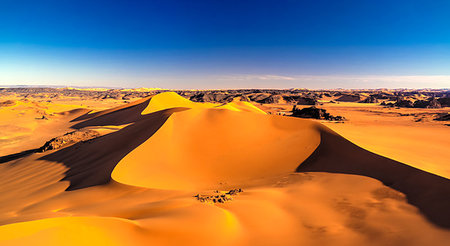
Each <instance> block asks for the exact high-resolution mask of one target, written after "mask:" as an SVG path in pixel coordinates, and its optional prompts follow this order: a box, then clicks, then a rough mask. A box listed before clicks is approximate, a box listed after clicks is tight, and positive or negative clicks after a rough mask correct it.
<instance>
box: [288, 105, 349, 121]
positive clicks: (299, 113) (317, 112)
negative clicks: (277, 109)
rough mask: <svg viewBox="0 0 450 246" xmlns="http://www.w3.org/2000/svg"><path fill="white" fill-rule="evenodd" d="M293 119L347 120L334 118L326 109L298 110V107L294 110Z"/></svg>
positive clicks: (310, 108) (339, 117) (340, 117)
mask: <svg viewBox="0 0 450 246" xmlns="http://www.w3.org/2000/svg"><path fill="white" fill-rule="evenodd" d="M291 116H293V117H299V118H312V119H318V120H332V121H343V120H345V118H344V117H342V116H333V115H331V114H330V113H327V111H326V110H325V109H321V108H316V107H309V108H303V109H297V107H296V106H294V107H293V108H292V115H291Z"/></svg>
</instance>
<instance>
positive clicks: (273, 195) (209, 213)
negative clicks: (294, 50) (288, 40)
mask: <svg viewBox="0 0 450 246" xmlns="http://www.w3.org/2000/svg"><path fill="white" fill-rule="evenodd" d="M6 100H11V102H13V103H11V104H10V105H6V106H2V107H0V245H448V242H449V241H450V209H449V208H450V180H449V178H450V165H449V160H450V152H449V151H448V149H449V147H450V138H449V136H450V135H449V133H450V126H447V125H445V123H443V122H436V121H433V120H431V118H430V112H431V113H436V112H448V108H443V109H396V108H391V109H389V108H383V107H381V106H378V105H375V104H362V103H335V104H333V103H327V102H323V105H322V106H321V107H323V108H325V109H327V110H328V111H329V112H330V113H332V114H336V115H343V116H345V117H346V118H347V119H348V121H345V122H344V123H335V122H329V121H317V120H310V119H299V118H294V117H288V116H281V115H275V113H276V112H278V111H283V110H288V109H289V107H292V106H290V105H275V106H274V105H261V104H252V103H249V102H241V101H233V102H231V103H228V104H213V103H194V102H191V101H189V100H187V99H184V98H182V97H181V96H179V95H177V94H176V93H173V92H167V93H162V94H158V95H155V96H151V97H147V98H143V99H139V100H133V101H132V102H131V103H128V102H124V101H123V100H115V99H105V100H83V98H59V99H57V100H52V101H51V102H47V101H45V100H35V99H27V100H24V99H22V98H19V97H15V96H13V95H12V96H8V97H3V98H1V100H0V101H6ZM268 113H271V114H268ZM85 130H92V131H96V132H98V133H99V134H100V135H101V136H100V137H96V138H93V139H90V140H87V141H82V142H78V143H68V144H67V145H64V146H63V147H62V148H59V149H55V150H47V151H44V152H42V151H40V150H38V148H39V147H41V146H42V145H43V144H44V143H45V142H46V141H48V140H50V139H52V138H54V137H58V136H61V135H63V134H65V133H68V132H72V131H85Z"/></svg>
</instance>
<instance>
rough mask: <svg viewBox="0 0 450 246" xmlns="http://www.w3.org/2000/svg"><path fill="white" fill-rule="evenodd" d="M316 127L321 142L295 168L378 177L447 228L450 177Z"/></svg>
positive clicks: (449, 224) (428, 216)
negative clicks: (417, 166)
mask: <svg viewBox="0 0 450 246" xmlns="http://www.w3.org/2000/svg"><path fill="white" fill-rule="evenodd" d="M319 128H320V129H319V130H320V135H321V140H320V144H319V146H318V147H317V149H316V150H315V151H314V153H312V155H311V156H309V157H308V159H306V160H305V161H304V162H303V163H302V164H301V165H299V166H298V168H297V172H330V173H344V174H356V175H362V176H367V177H371V178H374V179H377V180H380V181H381V182H383V184H385V185H386V186H389V187H391V188H393V189H396V190H398V191H400V192H402V193H404V194H405V195H406V196H407V199H408V202H409V203H411V204H412V205H415V206H416V207H418V208H419V209H420V210H421V212H422V213H423V214H424V215H425V216H426V217H427V218H428V219H429V220H430V221H431V222H433V223H435V224H436V225H439V226H441V227H446V228H450V210H449V208H450V180H448V179H446V178H443V177H440V176H437V175H434V174H432V173H428V172H425V171H422V170H420V169H417V168H414V167H411V166H408V165H405V164H403V163H400V162H397V161H394V160H391V159H389V158H386V157H383V156H380V155H377V154H374V153H372V152H369V151H367V150H365V149H363V148H360V147H358V146H357V145H355V144H353V143H351V142H350V141H348V140H347V139H345V138H343V137H341V136H339V135H338V134H336V133H335V132H333V131H331V130H330V129H328V128H326V127H324V126H320V127H319ZM355 185H357V184H355Z"/></svg>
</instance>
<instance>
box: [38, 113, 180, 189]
mask: <svg viewBox="0 0 450 246" xmlns="http://www.w3.org/2000/svg"><path fill="white" fill-rule="evenodd" d="M137 107H139V109H141V111H139V112H138V114H137V116H136V114H135V113H136V112H134V111H135V109H132V110H131V111H126V112H125V111H122V112H117V113H116V112H113V113H111V114H110V115H103V116H99V118H100V119H95V118H94V119H91V120H87V123H85V122H81V123H79V124H78V127H84V126H91V125H97V124H99V125H102V124H103V125H105V124H106V125H111V124H114V123H117V124H124V123H123V122H127V121H131V119H128V120H126V119H123V122H121V123H118V120H116V119H115V118H116V117H121V116H123V117H129V118H132V119H133V122H135V123H134V124H132V125H129V126H127V127H124V128H123V129H121V130H119V131H117V132H114V133H110V134H107V135H105V136H102V137H98V138H95V139H92V140H89V141H87V142H83V143H77V144H75V145H72V146H69V147H67V148H64V149H61V150H59V151H56V152H54V153H51V154H48V155H46V156H43V157H41V158H40V160H47V161H54V162H60V163H63V164H64V165H65V166H66V167H68V171H67V172H66V177H65V178H64V180H68V181H70V186H69V187H68V188H67V190H77V189H81V188H86V187H90V186H95V185H101V184H106V183H108V182H109V181H110V180H111V173H112V171H113V169H114V167H115V166H116V165H117V163H118V162H119V161H120V160H121V159H122V158H123V157H125V156H126V155H127V154H128V153H130V152H131V151H132V150H134V149H135V148H136V147H138V146H139V145H140V144H142V143H143V142H144V141H146V140H147V139H148V138H150V137H151V136H152V135H153V134H154V133H155V132H156V131H157V130H158V129H159V128H160V127H161V126H162V125H163V124H164V123H165V122H166V120H167V119H168V118H169V117H170V115H171V114H172V113H174V112H177V111H182V110H186V109H185V108H175V109H168V110H162V111H158V112H155V113H151V114H147V115H141V112H142V110H143V109H142V105H140V106H139V105H137ZM121 114H123V115H121ZM110 117H112V118H110Z"/></svg>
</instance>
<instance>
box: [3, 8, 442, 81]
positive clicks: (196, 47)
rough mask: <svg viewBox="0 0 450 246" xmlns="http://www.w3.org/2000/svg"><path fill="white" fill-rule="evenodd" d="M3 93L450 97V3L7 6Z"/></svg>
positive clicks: (4, 15) (5, 11)
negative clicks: (224, 91) (29, 87)
mask: <svg viewBox="0 0 450 246" xmlns="http://www.w3.org/2000/svg"><path fill="white" fill-rule="evenodd" d="M0 84H57V85H78V86H113V87H117V86H118V87H163V88H242V87H272V88H290V87H307V88H338V87H341V88H379V87H391V88H399V87H412V88H423V87H432V88H443V87H447V88H448V87H450V1H448V0H433V1H431V0H428V1H417V0H408V1H406V0H405V1H403V0H399V1H395V0H389V1H387V0H377V1H364V0H339V1H337V0H328V1H325V0H309V1H301V0H297V1H294V0H277V1H244V0H240V1H234V0H224V1H219V0H210V1H195V0H190V1H188V0H184V1H172V0H161V1H151V0H149V1H131V0H128V1H94V0H91V1H83V0H70V1H69V0H57V1H37V0H34V1H21V0H0Z"/></svg>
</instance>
